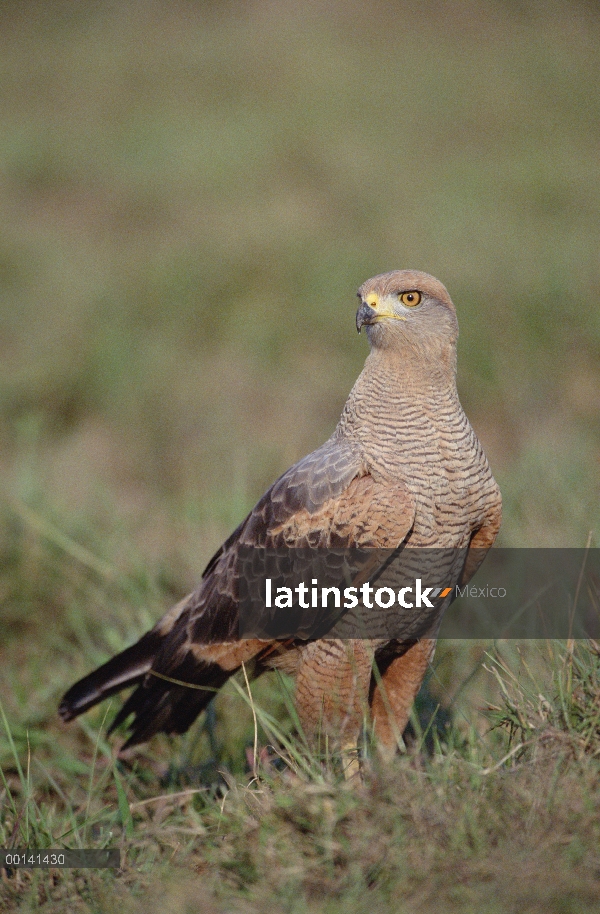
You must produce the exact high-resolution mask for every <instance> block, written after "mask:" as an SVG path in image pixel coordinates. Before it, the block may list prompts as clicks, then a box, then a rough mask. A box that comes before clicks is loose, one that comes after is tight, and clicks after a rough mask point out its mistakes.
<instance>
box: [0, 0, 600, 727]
mask: <svg viewBox="0 0 600 914" xmlns="http://www.w3.org/2000/svg"><path fill="white" fill-rule="evenodd" d="M599 48H600V10H599V8H598V6H597V4H595V3H584V2H581V3H579V2H562V3H558V2H557V3H552V2H531V3H526V2H518V0H505V2H501V0H496V2H491V0H488V2H469V0H459V2H456V3H452V4H449V3H442V2H439V3H436V2H429V0H428V2H424V3H410V2H399V3H390V2H369V3H354V2H343V3H342V2H310V3H304V4H296V3H293V2H291V0H281V2H266V0H264V2H262V0H257V2H247V3H233V2H232V3H228V2H175V3H172V2H169V3H167V2H146V3H141V2H140V3H136V2H133V0H131V2H129V0H123V2H112V3H111V2H92V0H89V2H68V3H66V2H65V3H58V2H43V3H41V2H40V3H34V2H31V3H27V4H22V3H9V2H4V3H2V5H1V7H0V202H1V209H2V220H1V224H0V294H1V298H0V356H1V367H0V468H1V471H2V485H1V499H2V505H3V507H2V519H3V526H2V534H1V537H0V540H1V541H0V561H1V563H2V569H3V573H2V577H1V580H0V599H1V600H2V607H3V608H2V622H3V636H2V644H3V646H4V648H6V647H7V646H10V648H11V650H10V654H9V653H8V652H6V651H4V652H3V649H2V647H0V658H2V659H3V661H4V664H3V666H4V670H5V672H4V673H3V674H0V675H2V677H3V678H4V685H5V687H6V693H7V694H10V695H13V696H14V695H15V689H17V691H18V686H17V685H16V683H18V682H21V688H22V696H21V699H19V700H23V701H25V702H26V703H27V705H28V713H30V714H32V715H33V717H35V714H36V713H38V712H39V714H40V715H41V716H42V717H44V715H50V714H51V713H52V714H54V710H53V709H54V707H55V704H54V702H55V699H56V698H57V697H58V694H60V691H61V690H62V688H64V687H65V686H66V685H68V684H69V682H70V681H71V680H72V678H73V676H74V675H75V674H79V673H83V672H84V671H86V670H87V669H89V668H90V664H91V663H92V662H94V660H99V659H103V657H104V656H106V652H107V651H110V650H111V649H116V647H118V646H120V645H121V643H122V642H121V640H120V639H123V640H131V638H132V637H134V636H135V635H136V634H137V633H139V632H140V631H141V629H142V628H143V627H144V626H145V625H147V624H148V623H149V622H150V621H151V620H153V619H155V618H156V617H157V616H158V615H159V614H160V612H161V611H162V610H164V608H165V607H166V605H167V604H168V600H169V598H170V597H172V596H175V595H180V594H181V593H183V592H184V591H185V590H186V588H188V587H191V586H192V585H193V584H194V583H195V582H196V581H197V579H198V576H199V574H200V572H201V570H202V568H203V566H204V564H205V562H206V561H207V559H208V558H209V557H210V555H211V554H212V552H213V551H214V549H215V548H216V547H217V546H218V545H219V543H220V542H221V540H222V538H223V537H224V536H225V535H226V534H228V533H229V532H230V530H231V529H232V527H233V526H234V525H235V524H237V523H238V522H239V520H240V519H241V518H242V516H243V515H244V512H245V511H246V510H247V509H248V508H249V507H250V506H251V505H252V504H253V503H254V501H255V500H256V499H257V497H258V496H259V495H260V494H261V493H262V491H263V490H264V489H265V487H266V486H267V485H268V484H270V482H272V481H273V479H274V478H275V477H276V476H277V475H278V474H279V473H281V472H282V471H283V470H285V469H286V468H287V467H288V466H289V465H290V463H292V462H293V461H295V460H296V459H298V458H299V457H301V456H302V455H303V454H305V453H307V452H308V451H309V450H311V449H312V448H314V447H316V446H317V445H319V444H320V443H321V442H322V441H323V440H324V439H325V438H326V437H327V436H328V435H329V434H330V433H331V431H332V429H333V427H334V425H335V423H336V421H337V418H338V416H339V413H340V410H341V408H342V405H343V403H344V400H345V398H346V395H347V393H348V391H349V389H350V387H351V386H352V384H353V382H354V379H355V377H356V376H357V374H358V373H359V371H360V369H361V366H362V363H363V360H364V358H365V355H366V348H367V347H366V342H365V339H364V337H361V338H358V337H357V335H356V332H355V329H354V312H355V306H356V299H355V290H356V288H357V286H358V285H359V284H360V283H361V282H362V281H364V280H365V279H366V278H368V277H369V276H372V275H374V274H376V273H379V272H382V271H385V270H390V269H396V268H405V267H413V268H417V269H421V270H426V271H428V272H430V273H433V274H434V275H436V276H438V277H439V278H440V279H441V280H442V281H443V282H444V283H445V284H446V285H447V287H448V289H449V290H450V293H451V295H452V297H453V300H454V302H455V304H456V306H457V310H458V315H459V322H460V327H461V339H460V348H459V390H460V394H461V398H462V401H463V404H464V406H465V408H466V411H467V413H468V415H469V416H470V418H471V421H472V423H473V425H474V427H475V429H476V431H477V433H478V434H479V436H480V438H481V440H482V442H483V445H484V447H485V449H486V451H487V453H488V456H489V458H490V461H491V464H492V467H493V470H494V473H495V475H496V477H497V479H498V481H499V483H500V486H501V488H502V491H503V495H504V500H505V521H504V526H503V530H502V543H503V544H504V545H516V546H524V545H553V546H561V545H569V546H583V545H585V543H586V541H587V537H588V534H589V532H590V531H595V532H596V534H597V532H598V529H599V524H598V516H599V514H598V503H599V496H600V473H599V446H600V429H599V427H598V421H597V416H598V411H599V408H600V309H599V308H598V297H599V293H600V258H599V253H600V245H599V242H600V218H599V217H600V181H599V177H600V175H599V166H600V159H599V154H598V153H599V149H600V67H599V56H600V55H599ZM595 542H596V543H597V542H598V541H597V539H596V540H595ZM136 613H137V615H136ZM112 626H116V628H117V629H118V632H120V634H118V635H117V634H112V632H113V627H112ZM100 631H102V635H100V634H99V632H100ZM74 632H76V635H74V634H73V633H74ZM74 637H76V638H77V640H78V644H79V645H81V644H84V645H87V647H86V651H87V653H86V654H85V655H84V656H82V657H81V667H80V668H77V669H72V668H70V666H69V664H70V663H72V657H73V655H74V647H73V643H72V639H73V638H74ZM64 638H66V639H67V641H69V640H70V641H71V646H70V647H65V640H64ZM86 639H87V640H86ZM111 639H113V641H114V644H113V643H112V641H111ZM98 644H101V645H102V646H103V649H104V651H105V653H102V652H101V651H100V649H99V648H98V646H97V645H98ZM7 657H9V659H10V670H9V668H8V666H7V665H6V659H7ZM36 657H38V663H39V670H38V671H37V673H36V672H35V670H33V671H32V664H33V666H35V658H36ZM61 658H62V659H61ZM25 660H26V663H25ZM50 663H53V664H55V668H54V673H53V674H50V673H49V670H48V664H50ZM36 677H38V678H37V680H36ZM33 681H36V682H37V685H36V688H38V687H39V682H40V681H42V682H45V683H46V685H47V689H48V691H47V692H45V691H44V690H42V692H41V693H40V692H39V690H38V691H35V689H34V690H33V691H35V695H36V696H37V697H35V698H32V697H31V695H32V686H31V683H32V682H33ZM26 696H29V698H26ZM11 700H12V699H11ZM36 708H38V712H36Z"/></svg>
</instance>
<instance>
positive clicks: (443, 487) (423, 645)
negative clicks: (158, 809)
mask: <svg viewBox="0 0 600 914" xmlns="http://www.w3.org/2000/svg"><path fill="white" fill-rule="evenodd" d="M358 297H359V300H360V304H359V307H358V311H357V314H356V327H357V329H358V331H359V332H360V331H361V329H362V328H363V327H365V328H366V334H367V337H368V341H369V345H370V352H369V355H368V357H367V359H366V362H365V366H364V368H363V371H362V372H361V374H360V376H359V377H358V379H357V381H356V383H355V385H354V387H353V389H352V391H351V392H350V395H349V397H348V400H347V402H346V405H345V406H344V409H343V412H342V415H341V418H340V420H339V422H338V425H337V427H336V429H335V431H334V432H333V434H332V436H331V437H330V438H329V440H328V441H326V442H325V444H323V445H322V446H321V447H319V448H317V450H315V451H313V453H311V454H309V455H308V456H307V457H304V458H303V459H302V460H300V461H299V462H298V463H296V464H295V465H294V466H292V467H291V468H290V469H289V470H288V471H287V472H286V473H284V474H283V475H282V476H281V477H280V478H279V479H278V480H277V481H276V482H275V483H273V485H272V486H271V488H270V489H268V491H267V492H266V493H265V494H264V495H263V496H262V498H261V499H260V500H259V501H258V503H257V504H256V506H255V507H254V508H253V509H252V511H251V512H250V513H249V514H248V516H247V517H246V518H245V519H244V520H243V521H242V522H241V524H240V525H239V526H238V527H237V529H236V530H234V531H233V533H232V534H231V536H230V537H229V538H228V539H227V540H226V541H225V542H224V543H223V545H222V546H221V547H220V549H219V550H218V551H217V552H216V554H215V555H214V556H213V557H212V559H211V560H210V562H209V563H208V565H207V567H206V569H205V570H204V574H203V575H202V579H201V581H200V584H199V585H198V587H197V588H196V589H195V590H194V591H193V593H191V594H190V595H189V596H188V597H186V598H185V599H183V600H182V601H181V602H180V603H178V604H177V605H176V606H174V607H173V608H172V609H170V610H169V611H168V612H167V613H166V615H165V616H164V617H163V618H162V619H161V620H160V621H159V622H158V623H157V624H156V625H155V626H154V628H152V629H151V630H150V631H149V632H147V633H146V634H145V635H143V637H142V638H141V639H140V640H139V641H138V642H137V644H134V645H133V646H132V647H129V648H128V649H127V650H125V651H123V652H122V653H121V654H119V655H118V656H116V657H114V658H113V659H112V660H109V661H108V662H107V663H105V664H104V665H103V666H101V667H100V668H99V669H97V670H95V671H94V672H92V673H90V674H89V675H88V676H86V677H85V678H84V679H82V680H81V681H80V682H78V683H76V684H75V685H74V686H73V687H72V688H71V689H69V691H68V692H67V693H66V695H65V696H64V698H63V700H62V702H61V705H60V709H59V713H60V715H61V717H62V718H63V720H65V721H68V720H71V719H72V718H74V717H76V716H77V715H79V714H81V713H82V712H84V711H86V710H87V709H88V708H90V707H92V706H93V705H95V704H96V703H97V702H99V701H101V700H102V699H104V698H106V697H107V696H109V695H112V694H114V693H115V692H119V691H121V689H124V688H126V687H128V686H135V688H134V691H133V692H132V693H131V694H130V695H129V697H128V698H127V700H126V701H125V703H124V704H123V706H122V708H121V710H120V711H119V712H118V714H117V715H116V718H115V720H114V721H113V723H112V726H111V730H114V728H115V727H117V726H119V725H120V724H121V723H123V722H124V721H126V720H128V719H129V718H130V717H132V720H131V721H130V723H129V728H130V736H129V738H128V740H127V741H126V743H125V745H124V746H123V749H125V748H127V747H130V746H135V745H136V744H139V743H141V742H144V741H146V740H148V739H149V738H150V737H151V736H153V734H155V733H158V732H165V733H169V734H171V733H183V732H185V731H186V730H187V729H188V728H189V726H190V725H191V724H192V722H193V721H194V720H195V718H196V717H197V716H198V715H199V714H200V712H201V711H203V710H204V709H205V708H206V707H207V705H208V704H209V702H210V700H211V698H212V697H213V696H214V693H215V691H216V690H218V689H219V688H220V687H221V686H222V685H223V684H224V683H225V682H226V681H227V679H228V678H229V677H230V676H232V675H233V674H234V673H235V672H236V671H237V670H239V669H240V668H241V667H242V665H244V666H245V665H246V664H248V665H249V667H250V670H251V672H252V674H253V675H254V676H257V675H260V674H261V673H263V672H265V671H267V670H270V669H281V670H283V671H285V672H287V673H289V674H291V675H293V676H294V677H295V703H296V707H297V711H298V716H299V720H300V723H301V725H302V727H303V729H304V731H305V733H306V734H307V735H309V736H310V737H312V738H314V739H316V738H317V734H319V733H323V732H324V733H327V734H328V738H330V745H331V744H332V743H331V741H332V742H333V744H334V745H337V746H339V747H341V748H343V747H347V746H349V745H354V746H356V744H357V741H358V740H359V738H360V733H361V728H362V726H363V724H364V720H365V713H366V714H367V715H368V718H369V719H370V724H371V726H372V729H373V731H374V734H375V738H376V742H377V745H378V747H379V749H380V751H381V752H382V754H383V755H384V757H387V756H390V755H391V754H393V753H394V751H395V750H396V748H397V746H398V744H399V743H398V740H399V737H400V735H401V734H402V732H403V730H404V728H405V726H406V724H407V722H408V718H409V714H410V709H411V706H412V702H413V700H414V698H415V695H416V693H417V691H418V690H419V687H420V685H421V682H422V679H423V676H424V674H425V672H426V669H427V666H428V663H429V661H430V659H431V657H432V654H433V650H434V646H435V633H436V631H437V629H435V630H434V629H432V630H431V631H430V632H428V633H426V634H429V637H427V636H425V637H422V636H420V637H412V638H389V639H387V640H385V639H381V638H380V639H377V640H369V639H368V638H365V639H361V638H350V639H337V638H332V637H329V638H328V637H327V636H326V634H325V636H324V637H318V638H310V637H309V638H299V637H289V638H286V639H284V640H276V639H272V640H269V639H266V640H265V639H264V638H252V637H250V638H240V635H239V612H240V588H239V584H240V580H239V567H240V565H239V562H238V558H239V554H240V550H246V551H247V550H248V548H253V547H256V548H257V549H258V548H278V547H282V546H283V547H292V548H293V547H294V546H299V547H311V546H314V545H317V546H318V547H319V548H325V549H327V548H329V547H332V548H333V547H335V548H337V549H339V548H348V549H352V548H357V549H372V550H382V549H391V550H395V549H398V548H400V547H408V548H414V547H435V548H442V549H457V550H464V555H465V556H466V560H465V561H464V563H463V567H462V572H461V578H460V582H461V583H465V582H466V581H467V580H468V579H469V578H470V577H471V576H472V574H473V573H474V571H475V570H476V568H477V566H478V564H479V563H480V562H481V560H482V558H483V556H484V555H485V551H486V550H487V549H488V548H489V547H490V546H491V545H492V543H493V542H494V539H495V537H496V534H497V532H498V528H499V526H500V519H501V497H500V491H499V489H498V486H497V484H496V482H495V480H494V478H493V476H492V473H491V470H490V468H489V465H488V462H487V459H486V457H485V454H484V452H483V449H482V447H481V445H480V443H479V441H478V439H477V437H476V435H475V433H474V431H473V429H472V428H471V425H470V424H469V421H468V419H467V417H466V415H465V413H464V411H463V409H462V407H461V404H460V402H459V399H458V393H457V389H456V343H457V338H458V323H457V319H456V312H455V309H454V305H453V304H452V301H451V299H450V296H449V294H448V292H447V290H446V288H445V287H444V286H443V285H442V284H441V283H440V282H439V281H438V280H437V279H435V278H434V277H433V276H430V275H429V274H427V273H422V272H419V271H416V270H396V271H393V272H390V273H383V274H381V275H378V276H375V277H374V278H373V279H369V280H367V282H365V283H364V284H363V285H362V286H361V287H360V289H359V290H358ZM449 599H451V598H449ZM448 601H449V600H448ZM188 683H189V684H191V685H192V686H194V687H195V688H189V687H188V686H187V685H186V684H188ZM198 686H200V687H203V688H197V687H198Z"/></svg>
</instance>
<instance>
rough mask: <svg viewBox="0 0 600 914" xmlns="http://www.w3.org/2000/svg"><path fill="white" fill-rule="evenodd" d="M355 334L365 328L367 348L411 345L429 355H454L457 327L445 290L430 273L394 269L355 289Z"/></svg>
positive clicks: (450, 300) (450, 302)
mask: <svg viewBox="0 0 600 914" xmlns="http://www.w3.org/2000/svg"><path fill="white" fill-rule="evenodd" d="M358 297H359V299H360V305H359V308H358V311H357V312H356V329H357V330H358V332H359V333H360V331H361V329H362V327H366V328H367V337H368V339H369V343H370V345H371V347H373V348H378V349H388V348H393V349H397V350H402V349H405V348H406V347H407V346H410V347H411V348H413V349H417V350H419V351H422V352H424V353H426V354H428V355H430V356H437V357H439V356H441V355H446V356H450V355H453V354H454V352H455V349H456V340H457V338H458V322H457V320H456V311H455V310H454V305H453V304H452V299H451V298H450V296H449V295H448V291H447V289H446V288H445V286H443V285H442V283H441V282H439V280H437V279H435V277H434V276H430V275H429V273H421V272H419V270H393V271H392V272H391V273H381V274H380V275H379V276H374V277H373V278H372V279H367V281H366V282H364V283H363V284H362V286H361V287H360V289H359V290H358Z"/></svg>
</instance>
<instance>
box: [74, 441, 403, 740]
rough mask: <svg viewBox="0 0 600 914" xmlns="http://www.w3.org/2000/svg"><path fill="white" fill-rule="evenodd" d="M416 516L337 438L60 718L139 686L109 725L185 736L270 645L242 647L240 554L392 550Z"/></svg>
mask: <svg viewBox="0 0 600 914" xmlns="http://www.w3.org/2000/svg"><path fill="white" fill-rule="evenodd" d="M414 513H415V506H414V502H413V499H412V497H411V495H410V493H409V492H408V490H407V488H406V487H405V486H404V485H388V484H386V483H384V482H382V481H379V480H377V481H376V480H375V479H374V478H373V477H372V476H371V474H370V473H369V472H368V467H366V466H365V465H364V464H363V462H362V460H361V458H360V455H359V453H358V450H357V449H355V448H354V447H353V446H352V445H351V444H350V443H349V442H347V441H346V440H345V439H343V438H336V437H332V438H330V439H329V441H327V442H326V443H325V444H324V445H322V447H320V448H318V449H317V450H316V451H313V453H311V454H309V455H308V456H307V457H305V458H304V459H303V460H301V461H300V462H299V463H297V464H295V466H293V467H291V468H290V469H289V470H288V471H287V472H286V473H284V474H283V476H281V477H280V478H279V479H278V480H277V481H276V482H275V483H274V484H273V485H272V486H271V488H270V489H269V490H268V491H267V492H266V493H265V495H264V496H263V497H262V498H261V499H260V501H259V502H258V504H257V505H256V506H255V508H254V509H253V510H252V511H251V512H250V514H249V515H248V517H247V518H246V519H245V520H244V521H243V522H242V523H241V524H240V525H239V527H238V528H237V529H236V530H235V531H234V532H233V533H232V534H231V536H230V537H229V538H228V539H227V540H226V541H225V543H224V544H223V545H222V546H221V548H220V549H219V550H218V551H217V553H216V554H215V555H214V556H213V558H212V559H211V560H210V562H209V563H208V565H207V567H206V569H205V571H204V574H203V577H202V581H201V582H200V585H199V586H198V587H197V588H196V590H195V591H194V592H193V593H192V594H190V596H189V597H188V598H187V599H186V600H183V601H182V602H181V603H180V604H178V605H177V606H176V607H174V608H173V609H172V610H171V611H170V612H168V613H167V614H166V615H165V616H164V617H163V618H162V619H161V620H160V621H159V622H158V623H157V625H156V626H155V627H154V628H153V629H152V631H150V632H148V633H147V635H145V636H144V637H143V638H142V639H141V640H140V641H139V642H138V644H137V645H134V646H133V647H132V648H129V649H128V651H124V652H123V654H120V655H119V656H118V657H115V658H113V659H112V660H110V661H109V662H108V663H107V664H105V666H104V667H101V668H100V669H99V670H97V671H96V672H95V673H92V674H91V675H90V676H89V677H86V678H85V679H83V680H82V681H81V682H80V683H77V684H76V685H75V686H73V688H72V689H71V690H69V692H68V693H67V694H66V696H65V698H64V699H63V703H62V705H61V714H62V716H63V718H65V719H70V718H71V717H74V716H76V715H77V714H79V713H81V712H82V711H84V710H86V709H87V708H88V707H91V705H92V704H95V703H96V702H97V701H100V700H101V699H102V698H104V697H105V696H106V695H109V694H111V693H114V692H115V691H118V690H119V689H121V688H123V687H124V686H125V685H129V684H132V683H134V682H139V681H140V680H143V681H142V682H141V684H140V685H139V687H138V688H137V690H136V691H135V692H134V693H133V694H132V695H131V696H130V697H129V699H128V700H127V702H126V703H125V705H124V706H123V708H122V709H121V711H120V712H119V714H118V715H117V718H116V719H115V722H114V724H113V727H115V726H117V725H118V724H119V723H121V722H122V721H123V720H125V719H126V718H127V717H128V716H129V714H131V713H134V714H135V715H136V717H135V720H134V722H133V724H132V736H131V738H130V740H129V741H128V743H127V745H134V744H135V743H139V742H143V741H144V740H146V739H148V738H149V737H150V736H151V735H152V734H153V733H156V732H158V731H160V730H164V731H165V732H178V733H182V732H184V731H185V730H187V728H188V727H189V726H190V724H191V723H192V721H193V720H194V719H195V717H196V716H197V715H198V714H199V713H200V711H201V710H202V709H203V708H204V707H206V705H207V704H208V702H209V701H210V699H211V698H212V695H213V694H214V692H215V691H217V690H218V689H219V688H220V687H221V685H223V683H224V682H225V681H226V680H227V679H228V678H229V676H230V675H231V674H232V673H233V672H234V671H235V670H237V669H238V668H239V667H240V666H241V664H242V663H243V662H247V661H249V660H251V659H252V658H253V657H256V656H257V655H260V654H261V652H264V651H265V649H266V648H267V647H268V645H267V644H266V643H265V642H264V641H258V640H239V636H238V626H239V591H238V577H237V564H238V556H239V551H240V549H241V548H247V547H266V548H274V549H275V548H279V547H293V548H301V547H307V546H308V547H322V548H324V549H325V548H338V549H339V548H349V547H356V548H357V549H369V548H383V549H394V548H396V547H397V546H398V545H400V543H402V541H403V540H404V539H405V538H406V536H407V535H408V533H409V532H410V530H411V527H412V525H413V521H414ZM119 661H121V662H119ZM169 680H171V681H169ZM172 680H176V681H177V682H181V683H188V684H190V685H191V686H195V687H196V688H195V689H194V688H190V687H189V686H187V687H186V686H184V685H178V684H177V682H173V681H172Z"/></svg>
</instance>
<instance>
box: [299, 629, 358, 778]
mask: <svg viewBox="0 0 600 914" xmlns="http://www.w3.org/2000/svg"><path fill="white" fill-rule="evenodd" d="M371 672H372V652H371V650H370V648H369V644H368V642H364V641H340V640H320V641H313V642H311V643H310V644H308V645H307V646H306V647H305V648H304V650H303V651H302V653H301V657H300V662H299V665H298V671H297V676H296V707H297V709H298V716H299V718H300V723H301V725H302V728H303V730H304V732H305V734H306V736H307V738H308V739H309V741H311V742H312V743H313V745H316V744H318V742H319V741H320V742H321V744H322V745H326V746H329V747H330V748H331V749H332V750H334V751H336V752H341V753H342V756H343V760H344V766H345V768H346V767H348V768H349V772H348V774H349V775H350V776H351V775H352V774H353V773H354V772H355V771H356V769H357V767H358V755H357V746H358V742H359V738H360V735H361V732H362V729H363V725H364V721H365V719H366V717H367V715H368V694H369V681H370V678H371ZM319 737H320V740H319Z"/></svg>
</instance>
